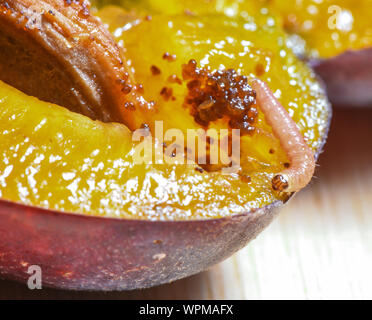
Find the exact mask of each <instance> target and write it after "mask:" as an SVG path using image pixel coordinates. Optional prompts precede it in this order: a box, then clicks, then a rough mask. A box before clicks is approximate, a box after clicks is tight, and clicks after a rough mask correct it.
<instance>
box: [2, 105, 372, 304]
mask: <svg viewBox="0 0 372 320" xmlns="http://www.w3.org/2000/svg"><path fill="white" fill-rule="evenodd" d="M1 298H2V299H6V298H45V299H47V298H57V299H65V298H72V299H78V298H86V299H95V298H111V299H303V298H304V299H327V298H329V299H349V298H350V299H353V298H358V299H363V298H368V299H372V109H371V110H354V111H352V110H337V111H336V112H335V114H334V121H333V125H332V130H331V134H330V138H329V141H328V144H327V146H326V152H325V153H324V154H323V155H322V157H321V161H320V166H319V168H318V173H317V179H315V181H314V182H313V183H312V185H311V186H310V187H309V188H307V189H306V190H304V191H303V192H301V193H300V194H298V195H297V196H296V197H295V198H294V199H293V200H291V201H290V203H288V204H287V206H286V207H285V208H284V209H283V211H282V212H281V214H280V215H279V217H278V218H277V219H276V220H275V221H274V223H273V224H272V225H271V226H270V227H269V228H268V229H267V230H265V231H264V232H263V233H262V234H261V235H260V236H259V237H258V239H256V240H255V241H253V242H252V243H251V244H250V245H249V246H248V247H246V248H245V249H243V250H241V251H240V252H238V253H237V254H236V255H235V256H233V257H231V258H230V259H228V260H226V261H225V262H223V263H221V264H219V265H217V266H215V267H214V268H212V269H211V270H209V271H207V272H204V273H202V274H199V275H196V276H194V277H191V278H188V279H184V280H181V281H178V282H175V283H172V284H169V285H165V286H162V287H157V288H152V289H149V290H143V291H134V292H124V293H107V294H104V293H76V292H63V291H57V290H47V289H43V290H40V291H37V292H35V291H30V290H28V289H26V288H25V287H24V286H22V285H19V284H14V283H11V282H7V281H0V299H1Z"/></svg>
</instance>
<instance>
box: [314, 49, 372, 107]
mask: <svg viewBox="0 0 372 320" xmlns="http://www.w3.org/2000/svg"><path fill="white" fill-rule="evenodd" d="M310 65H311V67H313V68H314V70H315V72H316V73H317V74H318V75H319V76H320V78H321V79H322V80H323V81H324V83H325V85H326V87H327V93H328V98H329V100H330V101H331V103H332V104H333V105H336V106H342V107H372V48H368V49H363V50H355V51H346V52H344V53H342V54H340V55H338V56H336V57H334V58H330V59H323V60H322V59H321V60H311V61H310Z"/></svg>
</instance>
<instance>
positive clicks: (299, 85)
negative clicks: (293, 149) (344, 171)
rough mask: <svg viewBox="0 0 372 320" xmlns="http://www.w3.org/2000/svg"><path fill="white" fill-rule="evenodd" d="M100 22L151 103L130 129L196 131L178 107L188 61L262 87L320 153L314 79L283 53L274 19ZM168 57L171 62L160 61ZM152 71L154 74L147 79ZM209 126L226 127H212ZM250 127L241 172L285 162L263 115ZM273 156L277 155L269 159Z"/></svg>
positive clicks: (119, 14)
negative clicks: (158, 123)
mask: <svg viewBox="0 0 372 320" xmlns="http://www.w3.org/2000/svg"><path fill="white" fill-rule="evenodd" d="M98 16H100V17H101V19H102V20H103V21H104V22H105V23H107V24H108V25H109V29H110V31H111V32H112V33H113V35H114V36H115V38H116V39H117V41H118V42H119V44H122V45H123V46H124V47H125V54H126V56H127V58H128V61H129V62H130V63H131V65H132V67H133V70H134V76H135V78H136V81H137V82H139V83H141V84H142V85H143V89H144V92H143V95H144V97H145V99H146V100H147V101H154V103H155V106H154V108H153V110H146V112H143V111H139V112H136V111H134V115H133V116H130V115H128V118H130V119H133V120H132V123H133V127H139V126H140V124H141V123H143V122H145V123H148V124H149V125H150V126H151V124H152V123H153V122H154V120H163V121H164V127H165V128H167V127H168V128H184V129H186V128H194V127H196V126H198V127H200V126H199V125H198V124H197V123H196V122H195V120H194V118H193V117H192V115H191V114H190V111H189V110H188V109H187V108H186V109H185V108H182V107H180V106H181V105H183V104H184V99H185V96H186V95H187V93H188V88H187V81H186V82H185V81H176V82H175V81H174V79H179V80H181V79H183V74H182V66H183V64H185V63H187V61H189V60H190V58H192V59H195V60H196V61H197V62H198V63H199V64H200V65H201V67H203V68H210V69H211V70H215V69H229V68H234V69H235V70H236V71H237V72H238V73H239V74H242V75H246V76H248V77H251V78H253V77H258V78H260V79H262V80H265V81H266V82H267V83H268V85H269V86H270V88H271V90H272V91H273V92H274V93H275V95H276V96H277V98H278V99H279V100H280V102H281V103H282V104H283V106H285V107H286V108H287V110H288V112H289V114H290V115H291V116H292V118H293V119H294V120H295V122H296V123H297V124H298V125H299V127H300V130H301V132H302V133H303V135H304V136H305V138H306V139H307V141H308V143H309V144H310V145H311V147H312V148H313V150H317V149H318V148H319V146H320V144H321V140H322V136H323V134H324V132H325V130H326V126H327V117H328V107H327V100H326V98H325V96H324V93H323V90H322V88H320V86H319V84H318V82H317V81H316V79H315V77H314V75H313V73H312V72H311V71H310V70H309V69H308V68H307V67H306V66H305V65H304V64H303V63H301V62H300V61H298V59H296V57H295V56H294V55H293V54H292V52H291V50H289V49H288V48H287V47H286V44H285V42H286V37H285V35H284V34H283V32H282V31H281V30H280V28H277V27H276V25H275V20H274V19H273V18H272V17H271V16H269V15H255V16H251V18H250V22H249V23H248V22H247V21H246V20H242V19H236V18H228V17H226V16H224V15H218V14H216V15H209V16H195V17H193V16H188V15H176V16H171V15H153V16H152V18H151V19H142V20H141V19H139V18H137V17H136V16H134V15H133V14H129V15H128V14H126V11H124V10H122V9H120V8H119V7H114V6H111V7H106V8H104V9H103V10H101V11H99V12H98ZM212 30H213V31H212ZM139 38H140V41H139V40H138V39H139ZM154 39H156V41H154ZM166 53H168V54H169V55H171V56H174V58H173V59H172V60H171V61H169V59H166V58H164V54H166ZM153 67H156V69H157V70H158V73H156V74H154V73H153V72H152V68H153ZM164 88H167V89H168V90H171V92H172V97H173V99H168V100H167V99H164V97H163V95H162V94H161V93H162V92H163V89H164ZM138 114H140V119H138V116H137V115H138ZM211 126H212V127H217V128H219V127H226V126H227V125H226V123H223V122H221V121H220V122H219V121H217V122H214V123H213V124H212V125H211ZM255 127H256V129H257V130H256V132H255V134H253V135H248V136H245V137H243V138H242V147H241V149H242V161H241V163H242V166H246V167H245V169H247V170H248V169H249V170H253V171H256V170H267V169H271V170H274V171H275V170H280V168H281V166H282V165H283V164H284V163H285V161H286V158H285V155H284V154H283V153H282V152H281V148H280V145H279V143H278V141H277V139H276V138H275V137H274V136H273V135H272V131H271V128H270V127H269V126H268V125H267V124H266V122H265V120H264V118H263V116H262V113H259V115H258V119H257V121H256V123H255ZM271 149H274V150H275V152H274V153H270V152H269V150H271Z"/></svg>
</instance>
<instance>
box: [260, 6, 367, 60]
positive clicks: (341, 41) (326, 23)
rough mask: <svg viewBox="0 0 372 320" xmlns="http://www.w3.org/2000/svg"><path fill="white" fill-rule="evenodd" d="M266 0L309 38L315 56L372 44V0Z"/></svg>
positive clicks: (288, 26) (292, 27) (290, 28)
mask: <svg viewBox="0 0 372 320" xmlns="http://www.w3.org/2000/svg"><path fill="white" fill-rule="evenodd" d="M266 1H267V2H269V3H270V5H272V7H271V8H272V9H273V10H275V11H276V12H278V14H280V15H281V16H282V18H283V23H284V27H285V28H286V30H287V31H288V32H291V33H296V34H299V35H300V36H301V37H302V38H303V39H304V40H305V41H306V43H307V47H308V50H310V55H311V56H313V57H320V58H329V57H333V56H336V55H338V54H340V53H343V52H344V51H346V50H349V49H352V50H358V49H363V48H369V47H371V46H372V24H371V19H370V12H371V8H372V1H371V0H358V1H354V0H317V1H315V0H302V1H268V0H266ZM270 5H269V7H270Z"/></svg>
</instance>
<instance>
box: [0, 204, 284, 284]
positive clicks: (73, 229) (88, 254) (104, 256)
mask: <svg viewBox="0 0 372 320" xmlns="http://www.w3.org/2000/svg"><path fill="white" fill-rule="evenodd" d="M280 204H281V203H274V204H272V205H270V206H268V207H265V208H262V209H259V210H257V211H255V212H250V213H247V214H243V215H238V216H232V217H228V218H222V219H214V220H203V221H174V222H173V221H167V222H165V221H163V222H162V221H145V220H144V221H141V220H124V219H112V218H99V217H90V216H83V215H77V214H68V213H61V212H53V211H47V210H44V209H40V208H35V207H28V206H24V205H20V204H16V203H11V202H7V201H0V275H1V277H2V278H4V279H10V280H16V281H19V282H23V283H26V282H27V279H28V278H29V277H30V275H29V274H28V273H27V270H28V267H29V266H30V265H38V266H40V267H41V269H42V284H43V286H46V287H51V288H60V289H70V290H103V291H110V290H132V289H139V288H147V287H152V286H156V285H160V284H163V283H169V282H172V281H175V280H178V279H181V278H184V277H187V276H190V275H193V274H196V273H199V272H201V271H203V270H205V269H207V268H209V267H211V266H213V265H214V264H216V263H218V262H220V261H222V260H224V259H226V258H228V257H229V256H230V255H232V254H233V253H234V252H236V251H237V250H239V249H241V248H242V247H244V246H245V245H246V244H247V243H248V242H249V241H250V240H252V239H254V238H255V237H256V236H257V235H258V234H259V233H260V232H261V231H262V230H263V229H264V228H265V227H266V226H267V225H268V224H269V223H270V222H271V221H272V219H273V217H274V216H275V215H276V213H277V211H278V207H279V206H280Z"/></svg>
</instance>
